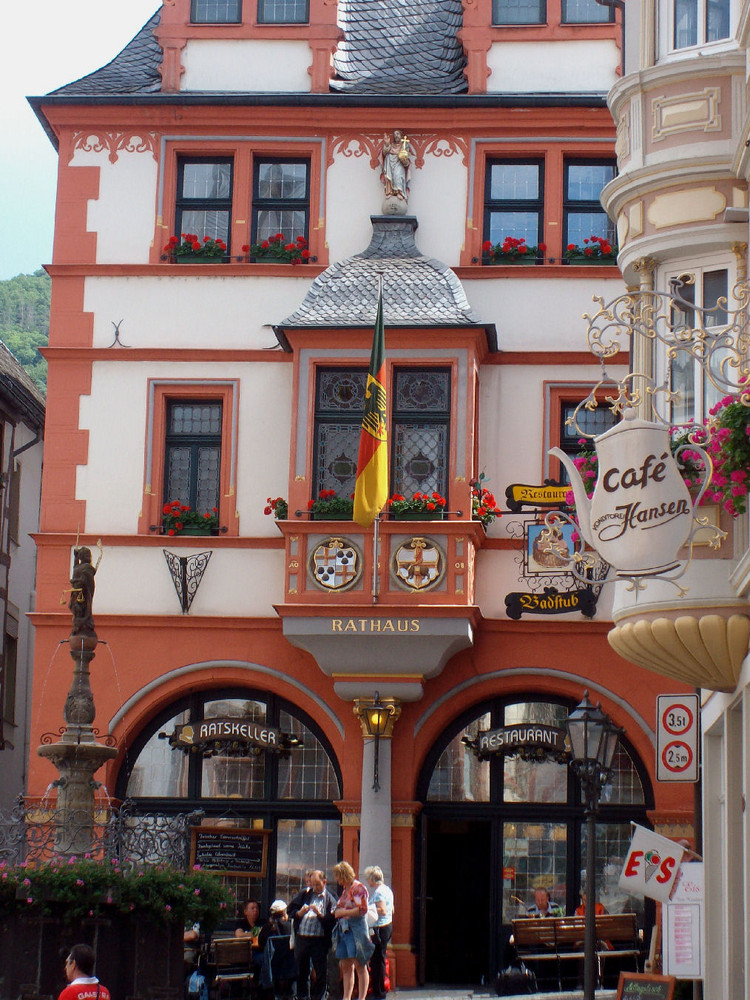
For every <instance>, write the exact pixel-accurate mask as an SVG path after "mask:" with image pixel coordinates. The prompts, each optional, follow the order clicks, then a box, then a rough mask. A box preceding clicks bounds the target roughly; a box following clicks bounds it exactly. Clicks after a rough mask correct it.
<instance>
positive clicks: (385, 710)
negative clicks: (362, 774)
mask: <svg viewBox="0 0 750 1000" xmlns="http://www.w3.org/2000/svg"><path fill="white" fill-rule="evenodd" d="M354 712H355V714H356V715H358V716H359V718H360V721H361V724H362V731H363V733H364V734H365V736H372V737H373V739H374V740H375V755H374V761H373V775H372V777H373V784H372V788H373V791H375V792H379V791H380V774H379V766H378V765H379V760H378V757H379V749H380V737H381V736H390V734H391V733H392V732H393V723H394V722H395V721H396V719H397V718H398V717H399V715H400V714H401V709H400V707H399V706H398V705H397V704H396V702H395V700H394V699H393V698H386V700H385V702H382V701H381V700H380V692H379V691H376V692H375V698H374V699H373V701H372V702H370V703H367V702H361V701H359V699H357V703H356V704H355V706H354Z"/></svg>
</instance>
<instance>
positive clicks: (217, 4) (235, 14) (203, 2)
mask: <svg viewBox="0 0 750 1000" xmlns="http://www.w3.org/2000/svg"><path fill="white" fill-rule="evenodd" d="M190 22H191V24H240V23H241V22H242V0H191V4H190Z"/></svg>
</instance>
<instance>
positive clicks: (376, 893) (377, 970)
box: [365, 865, 393, 1000]
mask: <svg viewBox="0 0 750 1000" xmlns="http://www.w3.org/2000/svg"><path fill="white" fill-rule="evenodd" d="M365 878H366V879H367V883H368V885H369V886H370V889H371V892H370V905H371V906H372V904H373V903H374V904H375V909H376V910H377V913H378V919H377V922H376V924H375V926H374V927H372V929H371V931H370V937H371V938H372V943H373V944H374V945H375V951H374V952H373V953H372V958H371V959H370V979H371V981H372V1000H385V972H386V969H385V959H386V949H387V948H388V942H389V941H390V940H391V934H392V933H393V890H392V889H390V888H389V887H388V886H387V885H386V884H385V882H384V881H383V869H382V868H379V867H378V866H377V865H371V866H370V867H369V868H365Z"/></svg>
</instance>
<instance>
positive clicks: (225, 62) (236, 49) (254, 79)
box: [180, 38, 312, 94]
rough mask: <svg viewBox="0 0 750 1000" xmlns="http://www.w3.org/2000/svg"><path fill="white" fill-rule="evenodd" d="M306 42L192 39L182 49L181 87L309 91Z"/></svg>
mask: <svg viewBox="0 0 750 1000" xmlns="http://www.w3.org/2000/svg"><path fill="white" fill-rule="evenodd" d="M311 63H312V54H311V52H310V46H309V45H308V44H307V42H306V41H302V40H300V41H296V40H279V41H271V40H267V39H249V38H243V39H231V40H225V39H222V40H221V41H218V40H213V41H212V40H209V39H205V40H204V39H190V40H189V41H188V43H187V45H186V46H185V48H184V49H183V50H182V65H183V66H184V67H185V72H184V73H183V74H182V78H181V80H180V90H182V91H186V90H199V91H200V90H203V91H222V90H228V91H261V92H263V91H271V92H274V93H298V92H302V93H305V94H306V93H309V91H310V82H311V77H310V74H309V73H308V72H307V70H308V67H309V66H310V65H311Z"/></svg>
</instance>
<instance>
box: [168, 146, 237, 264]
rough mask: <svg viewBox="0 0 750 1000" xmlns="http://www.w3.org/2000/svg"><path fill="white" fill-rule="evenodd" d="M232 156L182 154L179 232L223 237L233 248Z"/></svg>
mask: <svg viewBox="0 0 750 1000" xmlns="http://www.w3.org/2000/svg"><path fill="white" fill-rule="evenodd" d="M231 212H232V160H231V159H229V158H225V159H216V160H207V159H197V158H194V157H182V158H181V159H180V161H179V165H178V171H177V212H176V219H175V226H176V230H177V234H176V235H178V236H179V235H180V234H182V233H191V234H193V235H194V236H197V237H198V241H199V242H202V241H203V239H204V237H206V236H208V237H209V238H211V239H214V240H215V239H221V240H223V241H224V242H225V243H226V245H227V250H228V248H229V243H230V240H229V237H230V218H231Z"/></svg>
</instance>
